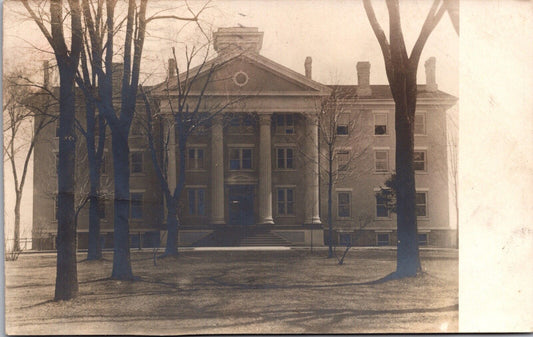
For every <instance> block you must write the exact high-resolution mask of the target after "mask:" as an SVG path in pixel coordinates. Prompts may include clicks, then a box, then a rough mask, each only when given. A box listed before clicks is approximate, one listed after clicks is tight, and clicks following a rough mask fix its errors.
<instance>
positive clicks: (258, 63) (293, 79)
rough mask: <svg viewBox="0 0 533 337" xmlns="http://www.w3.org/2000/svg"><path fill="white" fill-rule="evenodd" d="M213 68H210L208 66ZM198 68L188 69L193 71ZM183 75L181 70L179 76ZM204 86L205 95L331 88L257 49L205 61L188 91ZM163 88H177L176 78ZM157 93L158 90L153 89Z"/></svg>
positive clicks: (323, 92) (299, 92) (324, 91)
mask: <svg viewBox="0 0 533 337" xmlns="http://www.w3.org/2000/svg"><path fill="white" fill-rule="evenodd" d="M211 69H213V70H211ZM197 71H198V68H195V69H192V70H191V71H189V73H190V74H195V73H196V72H197ZM185 79H186V75H184V74H181V75H180V80H181V82H182V83H183V81H184V80H185ZM208 80H209V83H208V84H207V86H206V87H205V94H206V95H226V94H243V95H258V96H262V95H273V94H274V95H276V94H279V95H305V96H308V95H311V96H315V95H316V96H325V95H329V93H330V91H331V89H330V88H328V87H327V86H324V85H322V84H320V83H318V82H315V81H313V80H311V79H308V78H307V77H305V76H304V75H302V74H299V73H297V72H295V71H293V70H291V69H289V68H287V67H285V66H282V65H280V64H278V63H275V62H273V61H272V60H269V59H267V58H266V57H263V56H261V55H259V54H256V53H246V54H236V55H233V56H232V57H228V56H226V57H218V58H215V59H214V60H212V61H210V62H209V63H208V64H206V65H204V67H203V68H202V71H201V73H200V75H199V76H198V78H197V79H196V80H195V83H193V84H192V86H191V93H192V94H194V93H199V92H201V91H202V90H203V89H204V86H205V84H206V81H208ZM159 88H161V89H162V90H164V89H166V88H169V89H170V93H171V95H172V91H175V90H176V89H177V79H171V80H170V82H169V85H168V86H167V85H166V84H164V85H161V86H159ZM156 94H157V91H156Z"/></svg>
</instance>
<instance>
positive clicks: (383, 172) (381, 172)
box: [373, 171, 391, 175]
mask: <svg viewBox="0 0 533 337" xmlns="http://www.w3.org/2000/svg"><path fill="white" fill-rule="evenodd" d="M373 174H378V175H384V174H391V172H389V171H379V172H376V171H374V173H373Z"/></svg>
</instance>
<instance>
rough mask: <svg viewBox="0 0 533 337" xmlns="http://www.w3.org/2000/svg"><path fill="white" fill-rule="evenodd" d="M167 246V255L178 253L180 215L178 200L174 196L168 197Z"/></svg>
mask: <svg viewBox="0 0 533 337" xmlns="http://www.w3.org/2000/svg"><path fill="white" fill-rule="evenodd" d="M167 232H168V234H167V246H166V249H165V255H166V256H177V255H178V247H177V242H178V217H177V202H176V200H175V199H174V198H173V197H169V198H168V199H167Z"/></svg>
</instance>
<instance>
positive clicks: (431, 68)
mask: <svg viewBox="0 0 533 337" xmlns="http://www.w3.org/2000/svg"><path fill="white" fill-rule="evenodd" d="M436 63H437V60H436V59H435V57H434V56H432V57H430V58H428V59H427V60H426V62H425V63H424V66H425V67H426V91H429V92H435V91H437V89H438V86H437V81H436V79H435V64H436Z"/></svg>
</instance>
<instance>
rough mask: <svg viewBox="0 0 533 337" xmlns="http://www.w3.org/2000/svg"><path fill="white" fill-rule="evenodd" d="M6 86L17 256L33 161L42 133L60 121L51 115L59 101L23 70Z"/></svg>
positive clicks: (7, 78)
mask: <svg viewBox="0 0 533 337" xmlns="http://www.w3.org/2000/svg"><path fill="white" fill-rule="evenodd" d="M3 82H4V86H3V88H4V91H3V94H4V103H3V118H4V129H3V131H4V143H3V145H4V149H3V150H4V158H5V159H4V160H6V161H9V163H10V166H11V173H12V174H13V180H14V185H15V208H14V215H15V218H14V233H13V246H12V247H11V248H9V249H10V250H11V251H13V252H14V253H16V252H20V251H21V246H20V206H21V201H22V193H23V190H24V184H25V182H26V177H27V173H28V166H29V163H30V158H31V157H32V154H33V150H34V148H35V142H36V140H37V138H38V136H39V133H40V132H41V131H42V130H43V129H44V128H45V127H46V126H47V125H49V124H50V123H52V122H54V121H55V120H56V118H57V116H54V115H52V114H51V113H50V111H52V110H53V108H54V107H53V105H56V104H57V100H55V99H53V98H52V97H51V96H50V95H48V94H47V93H46V92H45V90H46V88H44V87H42V86H40V85H38V84H36V83H33V82H31V81H30V79H29V78H28V76H27V74H25V73H24V71H21V70H18V71H14V72H12V73H10V74H7V75H4V76H3ZM36 90H39V91H36ZM29 97H31V98H32V99H29ZM36 117H38V118H36ZM32 122H34V125H33V130H32V127H31V126H32V125H31V123H32ZM18 158H20V159H22V162H23V164H22V165H19V164H18V161H19V160H20V159H18Z"/></svg>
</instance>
